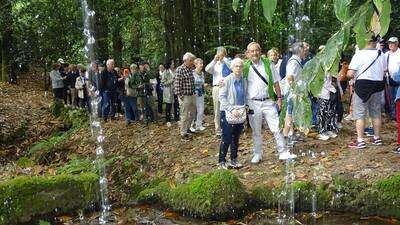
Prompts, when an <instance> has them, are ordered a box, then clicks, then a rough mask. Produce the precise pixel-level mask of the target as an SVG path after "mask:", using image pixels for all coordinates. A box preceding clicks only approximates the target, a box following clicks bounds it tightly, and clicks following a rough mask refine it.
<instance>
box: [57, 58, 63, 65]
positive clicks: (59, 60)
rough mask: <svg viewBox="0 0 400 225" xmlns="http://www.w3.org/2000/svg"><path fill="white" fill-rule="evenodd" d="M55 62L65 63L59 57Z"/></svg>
mask: <svg viewBox="0 0 400 225" xmlns="http://www.w3.org/2000/svg"><path fill="white" fill-rule="evenodd" d="M57 62H58V63H60V64H64V63H65V62H64V60H63V59H62V58H59V59H58V60H57Z"/></svg>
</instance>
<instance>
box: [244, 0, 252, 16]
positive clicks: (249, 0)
mask: <svg viewBox="0 0 400 225" xmlns="http://www.w3.org/2000/svg"><path fill="white" fill-rule="evenodd" d="M250 4H251V0H247V1H246V4H245V6H244V11H243V17H244V18H243V19H244V20H248V19H249V12H250Z"/></svg>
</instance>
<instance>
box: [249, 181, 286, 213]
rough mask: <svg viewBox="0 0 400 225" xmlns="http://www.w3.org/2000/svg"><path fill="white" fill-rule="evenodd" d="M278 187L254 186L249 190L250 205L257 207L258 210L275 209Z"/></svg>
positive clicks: (278, 192) (279, 190)
mask: <svg viewBox="0 0 400 225" xmlns="http://www.w3.org/2000/svg"><path fill="white" fill-rule="evenodd" d="M280 193H281V189H280V188H279V187H270V186H266V185H264V184H261V185H260V184H259V185H256V186H254V187H253V188H252V190H251V198H250V199H251V201H252V205H257V206H258V207H260V208H264V209H265V208H275V207H276V206H277V203H278V201H279V194H280Z"/></svg>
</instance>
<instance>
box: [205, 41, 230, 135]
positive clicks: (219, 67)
mask: <svg viewBox="0 0 400 225" xmlns="http://www.w3.org/2000/svg"><path fill="white" fill-rule="evenodd" d="M229 67H230V63H229V61H228V59H227V58H226V49H225V48H224V47H218V48H217V54H216V55H215V56H214V59H213V61H211V62H210V63H209V64H208V65H207V66H206V72H207V73H209V74H212V76H213V89H212V97H213V106H214V126H215V135H217V136H221V124H220V123H221V121H220V109H219V108H220V106H219V105H220V102H219V89H220V87H219V83H220V81H221V80H222V79H223V78H224V77H226V76H228V75H229V74H230V72H231V71H230V69H229Z"/></svg>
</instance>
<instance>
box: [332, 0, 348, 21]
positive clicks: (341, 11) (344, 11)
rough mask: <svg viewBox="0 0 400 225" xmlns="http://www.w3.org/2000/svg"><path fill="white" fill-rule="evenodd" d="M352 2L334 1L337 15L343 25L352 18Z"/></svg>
mask: <svg viewBox="0 0 400 225" xmlns="http://www.w3.org/2000/svg"><path fill="white" fill-rule="evenodd" d="M350 3H351V0H338V1H334V8H335V14H336V17H337V18H338V20H340V21H341V22H342V23H344V22H346V21H347V20H348V19H349V17H350Z"/></svg>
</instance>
